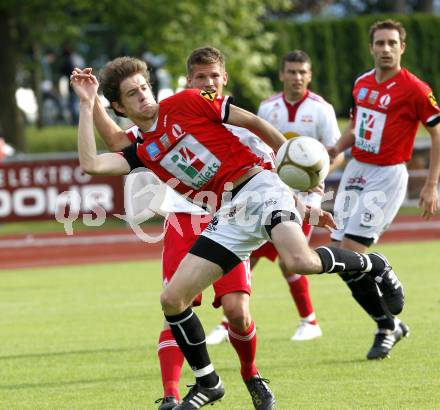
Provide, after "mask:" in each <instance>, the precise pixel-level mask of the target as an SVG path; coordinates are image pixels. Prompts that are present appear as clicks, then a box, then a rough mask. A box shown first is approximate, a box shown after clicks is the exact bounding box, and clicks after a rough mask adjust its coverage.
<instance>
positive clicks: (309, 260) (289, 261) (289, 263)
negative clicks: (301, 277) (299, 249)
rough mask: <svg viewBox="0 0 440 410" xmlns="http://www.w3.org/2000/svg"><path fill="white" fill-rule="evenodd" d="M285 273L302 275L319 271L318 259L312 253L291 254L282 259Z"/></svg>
mask: <svg viewBox="0 0 440 410" xmlns="http://www.w3.org/2000/svg"><path fill="white" fill-rule="evenodd" d="M283 261H284V265H285V268H286V272H301V273H302V274H306V275H307V274H312V273H318V272H320V271H321V263H320V260H319V257H318V256H317V255H315V254H314V253H313V252H311V251H310V252H307V253H292V254H290V255H288V256H287V257H284V258H283Z"/></svg>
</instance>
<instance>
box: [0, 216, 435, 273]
mask: <svg viewBox="0 0 440 410" xmlns="http://www.w3.org/2000/svg"><path fill="white" fill-rule="evenodd" d="M161 229H162V228H161V227H153V228H149V231H148V234H149V235H151V236H158V235H160V233H161ZM421 240H440V218H435V219H434V220H431V221H424V220H423V219H422V218H420V217H418V216H402V217H398V218H397V219H396V220H395V222H394V223H393V224H392V225H391V227H390V229H389V230H388V231H387V232H386V233H385V234H384V235H383V236H382V238H381V240H380V242H381V243H384V242H410V241H421ZM325 243H329V234H328V233H327V232H326V231H325V230H322V229H320V228H317V229H315V231H314V233H313V236H312V240H311V244H312V246H317V245H321V244H325ZM161 251H162V241H158V242H156V243H146V242H143V241H142V240H140V239H139V238H138V237H137V236H136V235H135V234H134V233H133V232H132V231H131V230H129V229H117V230H97V231H93V232H84V231H83V232H79V233H75V235H73V236H67V235H63V234H61V235H60V234H38V235H16V236H12V235H11V236H0V270H2V269H17V268H33V267H43V266H62V265H76V264H93V263H109V262H117V261H127V260H147V259H158V258H160V256H161Z"/></svg>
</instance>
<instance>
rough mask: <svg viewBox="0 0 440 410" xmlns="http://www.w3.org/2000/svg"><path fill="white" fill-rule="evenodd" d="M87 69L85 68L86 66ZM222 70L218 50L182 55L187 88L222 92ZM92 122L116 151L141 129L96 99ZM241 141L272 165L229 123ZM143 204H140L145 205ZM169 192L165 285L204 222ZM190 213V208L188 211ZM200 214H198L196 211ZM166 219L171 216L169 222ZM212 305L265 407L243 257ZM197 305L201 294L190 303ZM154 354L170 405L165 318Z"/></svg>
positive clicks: (174, 371) (175, 350) (173, 366)
mask: <svg viewBox="0 0 440 410" xmlns="http://www.w3.org/2000/svg"><path fill="white" fill-rule="evenodd" d="M87 72H90V71H89V70H88V71H87ZM227 80H228V77H227V72H226V71H225V61H224V56H223V54H222V53H221V52H220V51H219V50H217V49H215V48H212V47H203V48H199V49H196V50H194V51H193V52H192V53H191V55H190V56H189V57H188V60H187V82H188V86H189V87H191V88H200V89H203V90H205V91H214V92H217V94H218V95H222V93H223V86H226V84H227ZM94 121H95V124H96V125H97V129H98V131H99V133H100V134H101V136H102V137H103V139H104V140H105V142H106V144H107V146H108V147H109V149H111V150H112V151H119V150H122V149H123V148H125V147H126V146H128V145H130V144H131V143H132V142H134V141H135V140H136V139H137V138H138V137H140V138H141V135H142V134H141V133H140V132H139V128H138V127H137V126H133V127H130V128H129V129H128V130H126V131H125V132H124V131H123V130H121V128H120V127H119V126H118V125H117V124H116V123H115V122H114V121H113V120H112V119H111V118H110V117H109V116H108V115H107V113H106V112H105V110H104V108H103V106H102V105H101V104H100V103H99V102H97V103H95V108H94ZM229 129H231V130H232V132H233V133H234V134H235V135H237V136H238V137H239V138H240V141H242V142H243V143H244V144H245V145H248V146H250V147H251V149H252V150H253V152H255V153H256V154H257V155H258V156H260V157H261V158H262V159H263V161H264V163H265V164H267V166H268V167H269V168H272V167H273V163H272V160H271V156H273V151H272V149H271V148H269V147H268V146H267V145H266V144H264V143H263V142H262V141H261V140H260V139H259V138H257V137H256V136H255V135H253V134H252V133H250V132H249V131H248V130H245V129H243V128H237V127H233V128H231V127H230V128H229ZM144 206H145V204H144ZM196 208H197V207H195V206H194V205H192V204H189V203H188V201H186V200H185V199H183V198H182V197H180V198H179V197H178V196H177V195H176V194H175V193H174V195H173V192H167V195H166V199H165V201H164V203H163V206H162V207H161V209H162V210H165V211H167V212H172V213H171V214H169V215H168V217H167V221H166V222H165V236H164V244H163V253H162V270H163V281H164V286H166V284H167V283H168V282H169V281H170V280H171V278H172V276H173V274H174V272H175V271H176V269H177V267H178V265H179V264H180V262H181V261H182V259H183V258H184V256H185V255H186V254H187V253H188V251H189V249H190V248H191V246H192V245H193V243H194V242H195V240H196V239H197V236H198V232H197V230H195V229H194V227H196V228H199V227H200V228H201V229H202V230H203V228H205V227H206V225H207V224H208V222H209V219H208V216H207V215H204V214H205V212H203V210H202V209H200V208H199V209H196ZM191 212H192V213H191ZM195 213H197V214H202V215H201V216H200V219H198V218H197V216H196V215H195ZM170 221H172V222H171V223H170ZM214 290H215V299H214V302H213V305H214V307H219V306H222V307H223V310H224V312H225V315H226V318H227V320H228V321H229V322H230V323H231V326H230V328H229V330H228V333H229V336H228V337H229V339H230V342H231V344H232V346H233V347H234V349H235V350H236V352H237V354H238V357H239V359H240V363H241V375H242V377H243V380H244V382H245V383H246V386H247V387H248V389H249V391H250V394H251V397H252V400H253V403H254V405H255V407H257V406H258V407H257V408H264V409H270V408H271V407H272V405H273V403H274V397H273V393H272V392H271V391H270V389H269V387H268V386H267V384H266V382H265V380H264V379H262V378H261V376H260V374H259V371H258V369H257V367H256V363H255V357H256V347H257V334H256V326H255V323H254V321H253V319H252V316H251V313H250V310H249V296H250V292H251V273H250V269H249V263H248V261H247V262H245V263H242V264H240V265H238V266H237V267H236V268H234V270H233V271H232V272H230V273H229V274H228V275H227V276H225V277H223V278H221V279H220V280H218V281H217V282H215V283H214ZM200 304H201V295H199V297H197V298H196V300H195V301H194V302H193V306H198V305H200ZM158 356H159V362H160V368H161V374H162V384H163V389H164V397H163V399H162V400H161V403H160V405H159V410H168V409H172V408H173V407H174V406H175V405H177V401H178V400H179V380H180V375H181V369H182V366H183V361H184V357H183V354H182V352H181V351H180V349H179V347H178V345H177V343H176V341H175V340H174V337H173V335H172V333H171V331H170V329H169V326H168V324H167V323H166V322H165V325H164V329H163V330H162V332H161V334H160V336H159V343H158Z"/></svg>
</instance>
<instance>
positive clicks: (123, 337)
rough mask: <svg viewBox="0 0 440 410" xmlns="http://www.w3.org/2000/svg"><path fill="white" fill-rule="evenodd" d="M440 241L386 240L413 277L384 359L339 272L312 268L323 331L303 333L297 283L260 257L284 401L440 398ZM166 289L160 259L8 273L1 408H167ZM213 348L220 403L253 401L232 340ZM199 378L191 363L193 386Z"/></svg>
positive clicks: (321, 404)
mask: <svg viewBox="0 0 440 410" xmlns="http://www.w3.org/2000/svg"><path fill="white" fill-rule="evenodd" d="M439 245H440V242H429V243H419V244H402V245H381V246H380V249H381V250H382V251H384V252H385V253H386V254H387V255H388V256H389V258H390V259H391V261H392V262H393V265H394V267H395V268H396V271H397V272H398V274H399V276H400V278H401V279H402V280H403V282H404V284H405V285H406V295H407V304H406V308H405V311H404V314H403V315H402V316H401V318H402V319H403V320H404V321H405V322H407V323H408V325H409V326H410V327H411V331H412V334H411V337H409V338H408V339H405V340H403V341H402V342H400V343H399V344H398V345H397V346H396V347H395V349H394V350H393V352H392V357H391V358H390V359H387V360H384V361H381V362H368V361H367V360H366V359H365V354H366V352H367V350H368V349H369V347H370V345H371V343H372V340H373V331H374V324H373V322H372V321H371V320H370V319H369V318H367V317H366V315H365V314H363V313H362V312H361V310H360V308H358V306H357V305H356V304H355V302H354V301H353V300H352V298H351V297H350V296H349V292H348V289H347V288H346V287H345V286H344V285H343V283H342V281H341V280H340V279H338V278H337V277H335V276H336V275H334V276H333V275H323V276H314V277H312V278H311V289H312V294H313V297H314V303H315V308H316V312H317V315H318V318H319V321H320V324H321V327H322V329H323V332H324V337H323V338H321V339H320V340H315V341H311V342H304V343H293V342H291V341H289V338H290V336H291V335H292V334H293V332H294V329H295V327H296V325H297V322H298V319H297V314H296V312H295V311H294V308H293V305H292V302H291V299H290V296H289V295H288V290H287V286H286V285H285V283H284V281H283V280H282V278H281V275H280V274H279V272H278V271H277V268H276V266H275V265H273V264H270V263H266V262H262V263H261V264H260V265H259V266H258V267H257V269H256V271H255V274H254V293H253V296H252V298H251V301H252V302H251V303H252V306H251V308H252V312H253V315H254V317H255V320H256V323H257V327H258V337H259V344H258V360H257V363H258V365H259V368H260V370H261V372H262V374H263V375H264V376H265V377H267V378H269V379H271V387H272V388H273V390H274V392H275V394H276V396H277V401H278V407H277V409H279V410H291V409H306V410H308V409H338V410H339V409H387V410H388V409H423V410H426V409H439V408H440V377H439V368H440V351H439V340H440V328H439V326H438V312H439V307H440V297H439V295H440V281H439V279H438V272H439V268H438V249H439ZM160 288H161V280H160V267H159V263H158V262H142V263H139V262H136V263H135V262H132V263H118V264H116V263H115V264H112V265H93V266H92V265H90V266H74V267H60V268H44V269H34V270H16V271H2V272H0V312H1V314H0V334H1V344H0V409H8V410H9V409H32V410H34V409H84V410H85V409H156V408H157V404H154V400H155V399H156V398H158V397H160V396H161V395H162V390H161V383H160V373H159V365H158V360H157V356H156V344H157V338H158V334H159V331H160V329H161V326H162V315H161V310H160V305H159V292H160ZM211 299H212V293H211V291H208V292H206V295H205V302H209V303H205V306H203V307H201V308H199V309H198V312H199V314H200V317H201V319H202V322H203V323H204V324H205V328H206V330H210V328H211V327H212V326H214V325H215V324H216V323H217V321H218V320H219V318H220V312H218V311H215V310H214V309H212V307H211V305H210V302H211ZM210 352H211V355H212V359H213V363H214V365H215V367H216V369H217V370H218V372H219V374H220V375H221V377H222V378H223V380H224V382H225V385H226V396H225V398H224V399H223V400H222V402H221V403H220V404H217V405H215V407H213V409H216V410H217V409H218V410H221V409H228V410H235V409H236V410H246V409H251V408H252V405H251V402H250V398H249V397H248V393H247V391H246V389H245V386H244V384H243V383H242V381H241V379H240V376H239V368H238V360H237V358H236V356H235V352H234V351H233V349H232V348H231V346H230V345H229V344H224V345H219V346H213V347H211V348H210ZM192 380H193V378H192V376H191V373H190V372H189V370H188V367H187V366H185V370H184V373H183V377H182V383H181V392H182V393H183V392H185V391H186V387H185V384H186V383H191V382H192Z"/></svg>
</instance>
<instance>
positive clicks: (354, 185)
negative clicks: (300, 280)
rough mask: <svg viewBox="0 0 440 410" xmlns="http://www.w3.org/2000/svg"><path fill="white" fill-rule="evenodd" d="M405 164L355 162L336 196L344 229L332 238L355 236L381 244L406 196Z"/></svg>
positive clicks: (336, 213) (338, 218)
mask: <svg viewBox="0 0 440 410" xmlns="http://www.w3.org/2000/svg"><path fill="white" fill-rule="evenodd" d="M407 185H408V171H407V169H406V166H405V164H397V165H389V166H378V165H373V164H366V163H363V162H359V161H357V160H355V159H352V160H351V161H350V162H349V163H348V165H347V167H346V168H345V170H344V173H343V175H342V178H341V182H340V184H339V188H338V193H337V195H336V200H335V206H334V216H335V221H336V223H337V225H338V227H339V228H340V229H339V230H337V231H335V232H333V233H332V235H331V238H332V239H334V240H337V241H342V239H343V237H344V235H355V236H360V237H362V238H368V239H373V240H374V242H377V240H378V239H379V237H380V236H381V235H382V233H383V232H385V231H386V230H387V229H388V227H389V226H390V224H391V222H392V221H393V219H394V217H395V216H396V214H397V212H398V210H399V208H400V206H401V205H402V202H403V200H404V199H405V195H406V188H407Z"/></svg>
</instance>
